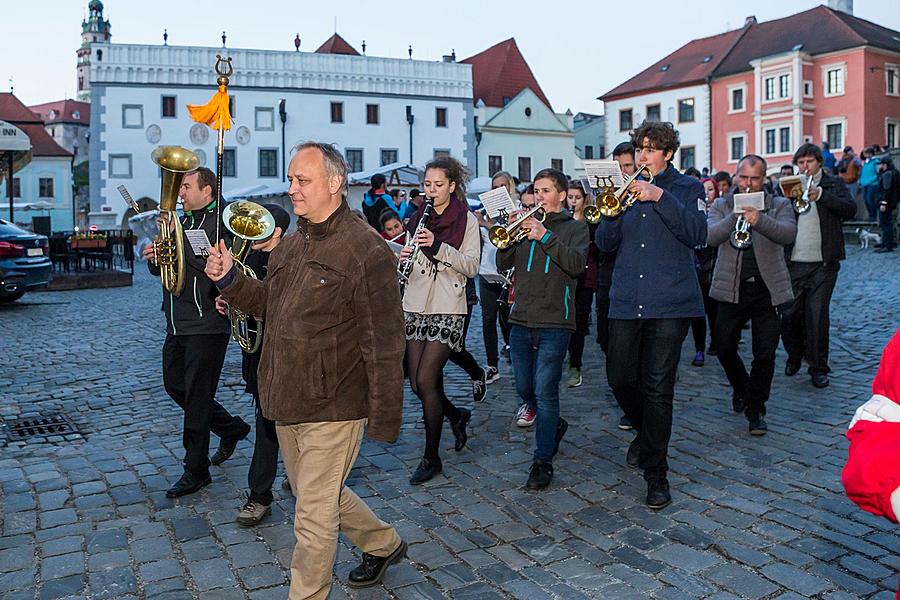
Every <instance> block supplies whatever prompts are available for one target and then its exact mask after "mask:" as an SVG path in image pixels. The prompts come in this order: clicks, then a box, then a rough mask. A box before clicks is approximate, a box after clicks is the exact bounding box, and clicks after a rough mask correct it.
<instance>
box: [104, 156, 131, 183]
mask: <svg viewBox="0 0 900 600" xmlns="http://www.w3.org/2000/svg"><path fill="white" fill-rule="evenodd" d="M109 177H110V178H111V179H131V155H130V154H110V155H109Z"/></svg>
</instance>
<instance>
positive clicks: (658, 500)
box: [647, 477, 672, 510]
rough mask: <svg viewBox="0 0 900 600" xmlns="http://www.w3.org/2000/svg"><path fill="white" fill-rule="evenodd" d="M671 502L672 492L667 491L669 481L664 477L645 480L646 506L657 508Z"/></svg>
mask: <svg viewBox="0 0 900 600" xmlns="http://www.w3.org/2000/svg"><path fill="white" fill-rule="evenodd" d="M670 504H672V494H670V493H669V482H668V481H666V478H665V477H663V478H660V479H651V480H650V481H648V482H647V506H649V507H650V508H652V509H653V510H659V509H661V508H665V507H667V506H668V505H670Z"/></svg>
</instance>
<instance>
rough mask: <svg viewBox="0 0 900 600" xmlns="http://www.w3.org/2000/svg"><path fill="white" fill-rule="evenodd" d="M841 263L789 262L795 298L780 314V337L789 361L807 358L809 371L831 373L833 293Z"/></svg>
mask: <svg viewBox="0 0 900 600" xmlns="http://www.w3.org/2000/svg"><path fill="white" fill-rule="evenodd" d="M840 268H841V265H840V263H838V262H832V263H798V262H790V263H788V270H789V271H790V273H791V287H793V289H794V301H793V302H791V303H790V304H789V305H788V307H787V308H786V309H785V310H784V311H783V312H782V315H781V340H782V341H783V342H784V349H785V351H786V352H787V354H788V360H790V361H792V362H799V361H800V360H802V359H804V358H805V359H806V362H807V363H808V364H809V373H810V374H813V373H828V372H829V371H831V369H830V368H829V367H828V333H829V329H830V327H831V320H830V307H831V294H832V292H834V284H835V282H837V275H838V270H839V269H840Z"/></svg>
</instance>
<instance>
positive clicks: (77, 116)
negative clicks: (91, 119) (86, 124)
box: [72, 110, 81, 120]
mask: <svg viewBox="0 0 900 600" xmlns="http://www.w3.org/2000/svg"><path fill="white" fill-rule="evenodd" d="M72 118H73V119H76V120H77V119H80V118H81V111H80V110H76V111H72Z"/></svg>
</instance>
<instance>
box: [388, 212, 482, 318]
mask: <svg viewBox="0 0 900 600" xmlns="http://www.w3.org/2000/svg"><path fill="white" fill-rule="evenodd" d="M435 258H436V259H437V264H436V265H435V264H434V263H432V262H431V260H430V259H429V258H428V257H427V256H425V255H424V254H423V253H422V252H419V255H418V257H417V259H416V264H415V266H414V267H413V270H412V273H411V274H410V276H409V283H407V284H406V289H405V291H404V294H403V310H404V311H406V312H411V313H422V314H426V315H464V314H466V312H467V311H468V307H467V306H466V279H468V278H470V277H475V276H476V275H478V266H479V264H480V263H481V238H480V236H479V233H478V221H477V220H476V219H475V215H473V214H472V213H467V214H466V234H465V236H463V241H462V244H460V247H459V250H457V249H456V248H454V247H453V246H451V245H450V244H441V245H440V248H438V251H437V254H436V255H435Z"/></svg>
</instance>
